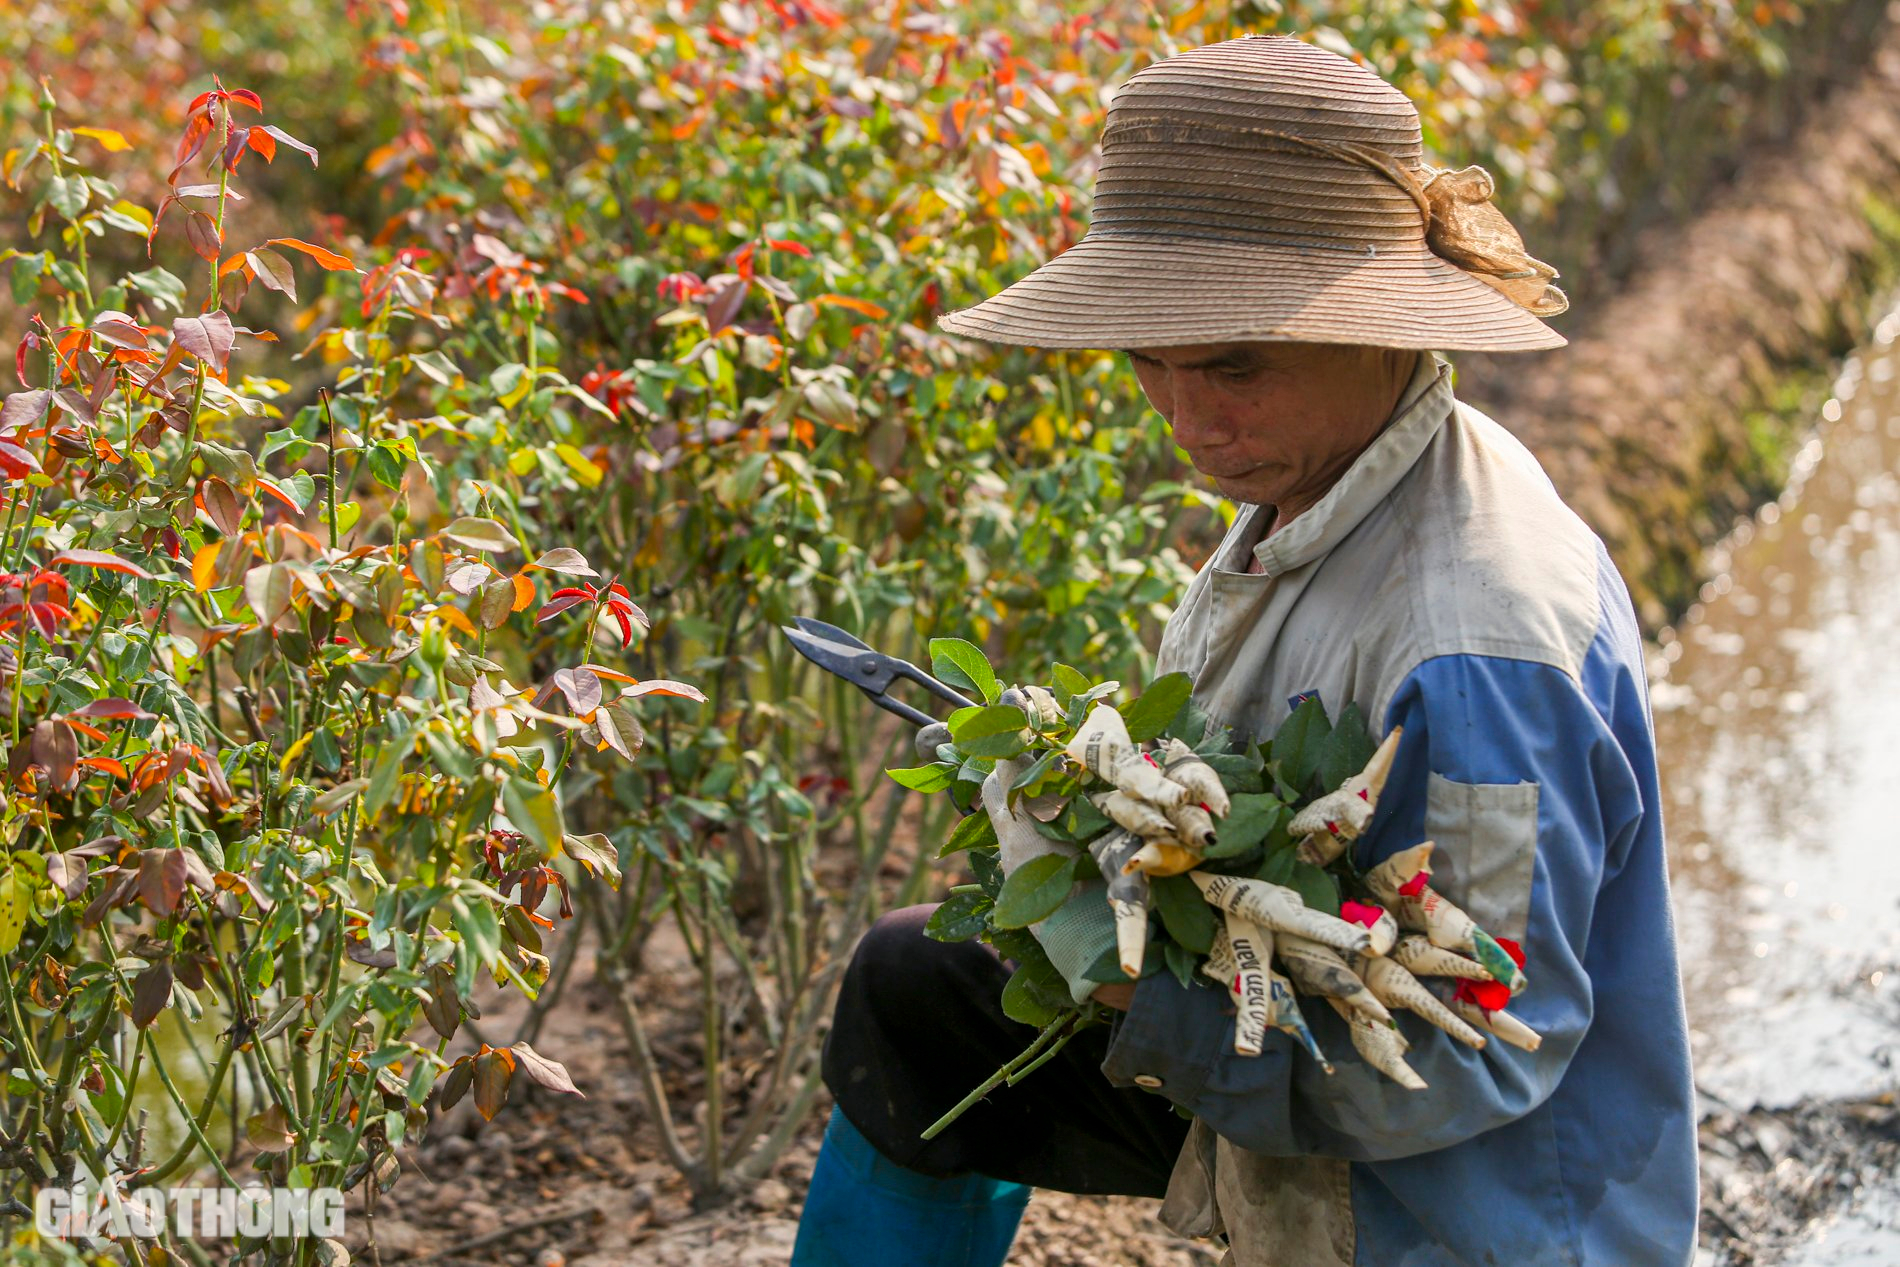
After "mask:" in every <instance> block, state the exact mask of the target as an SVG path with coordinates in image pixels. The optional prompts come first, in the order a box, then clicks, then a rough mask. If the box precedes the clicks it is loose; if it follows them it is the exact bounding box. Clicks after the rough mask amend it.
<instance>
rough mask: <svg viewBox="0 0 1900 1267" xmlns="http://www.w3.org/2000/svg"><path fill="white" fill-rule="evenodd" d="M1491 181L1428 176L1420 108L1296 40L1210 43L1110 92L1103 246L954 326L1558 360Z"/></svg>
mask: <svg viewBox="0 0 1900 1267" xmlns="http://www.w3.org/2000/svg"><path fill="white" fill-rule="evenodd" d="M1492 189H1493V187H1492V183H1491V178H1490V176H1489V175H1487V174H1486V173H1485V172H1484V170H1483V169H1482V168H1479V167H1467V168H1464V169H1463V170H1461V171H1446V170H1443V169H1439V168H1435V167H1430V166H1427V165H1425V164H1424V163H1423V161H1422V147H1421V144H1420V138H1419V126H1418V111H1417V110H1416V109H1415V108H1414V107H1413V105H1412V103H1411V102H1410V101H1409V100H1407V99H1406V97H1405V94H1404V93H1402V92H1400V91H1399V90H1398V89H1396V88H1394V87H1392V85H1390V84H1388V83H1386V82H1385V81H1384V80H1383V79H1380V78H1379V77H1378V76H1377V75H1375V74H1373V73H1372V72H1371V71H1369V70H1367V69H1365V68H1364V67H1362V66H1359V65H1356V64H1355V63H1353V62H1351V61H1348V60H1347V59H1346V58H1343V57H1340V56H1337V55H1336V54H1333V53H1329V52H1327V51H1325V50H1324V49H1320V48H1315V47H1313V46H1312V45H1310V44H1306V43H1303V42H1301V41H1300V40H1297V39H1293V38H1291V37H1288V36H1278V35H1269V36H1248V37H1245V38H1243V39H1237V40H1228V41H1226V42H1224V43H1220V44H1210V45H1208V46H1207V47H1205V48H1197V49H1193V50H1191V51H1189V52H1185V53H1182V54H1180V55H1179V56H1177V57H1170V58H1168V59H1167V60H1165V61H1161V62H1156V63H1155V64H1154V65H1152V66H1149V67H1147V68H1146V69H1144V70H1142V71H1141V72H1140V73H1139V74H1137V75H1135V76H1134V77H1133V78H1132V79H1130V80H1129V81H1128V82H1127V83H1126V84H1125V85H1123V87H1122V88H1121V89H1120V90H1119V91H1118V92H1117V93H1116V94H1115V98H1114V102H1113V104H1112V105H1111V106H1110V107H1109V112H1108V124H1107V127H1106V129H1105V130H1104V132H1103V134H1102V160H1101V166H1100V168H1099V170H1098V172H1097V174H1096V178H1095V210H1094V215H1093V218H1092V220H1091V223H1090V225H1089V230H1088V234H1087V235H1086V236H1085V237H1084V238H1083V239H1082V240H1081V241H1080V242H1077V243H1076V244H1075V245H1074V246H1073V247H1071V248H1070V249H1069V250H1067V251H1065V252H1063V253H1062V254H1061V255H1058V256H1057V257H1056V258H1054V259H1052V260H1050V261H1049V262H1048V263H1046V264H1044V265H1043V266H1042V267H1041V268H1039V269H1037V270H1036V271H1035V272H1033V273H1031V274H1029V276H1027V277H1025V278H1023V279H1022V280H1021V281H1019V282H1017V283H1016V284H1015V285H1013V286H1010V287H1009V288H1007V289H1006V290H1004V291H1002V292H1001V293H1000V294H997V295H994V296H992V297H991V298H989V299H986V300H984V301H983V302H982V303H980V304H978V305H976V306H975V307H974V308H966V309H964V310H963V311H961V312H954V313H950V314H947V315H946V316H944V317H943V318H942V319H941V324H942V325H943V328H944V329H946V330H949V331H951V332H952V333H954V334H962V335H969V336H972V337H974V338H979V339H986V340H989V341H990V342H994V343H1015V344H1026V345H1030V346H1035V347H1050V348H1137V347H1165V346H1172V345H1180V344H1188V343H1218V342H1228V341H1235V340H1267V341H1298V342H1311V343H1359V344H1372V345H1375V346H1380V347H1395V348H1419V349H1436V350H1445V351H1451V350H1458V349H1470V350H1483V351H1494V352H1507V351H1526V350H1531V349H1535V348H1554V347H1561V346H1562V345H1563V344H1564V342H1565V340H1564V338H1563V336H1561V335H1559V334H1558V333H1557V332H1556V331H1554V330H1552V329H1550V328H1549V327H1548V326H1546V325H1545V324H1544V323H1543V321H1542V320H1540V318H1541V317H1546V316H1554V315H1555V314H1557V313H1559V312H1562V311H1563V310H1564V309H1565V307H1567V306H1568V305H1567V303H1566V301H1565V299H1564V297H1563V292H1562V291H1560V290H1558V289H1557V288H1556V287H1555V286H1552V285H1550V284H1549V283H1550V280H1551V279H1552V278H1554V277H1556V276H1557V273H1556V270H1555V269H1553V268H1551V267H1550V266H1549V265H1547V264H1545V263H1543V262H1541V261H1539V260H1535V259H1532V258H1531V257H1530V256H1528V255H1526V254H1525V253H1524V244H1523V241H1522V240H1521V239H1520V238H1519V237H1518V235H1517V232H1516V230H1515V229H1513V228H1512V227H1511V225H1510V222H1509V221H1507V220H1506V219H1505V218H1504V216H1503V214H1502V213H1501V212H1499V211H1498V210H1497V208H1495V207H1493V206H1492V205H1491V202H1490V198H1491V194H1492Z"/></svg>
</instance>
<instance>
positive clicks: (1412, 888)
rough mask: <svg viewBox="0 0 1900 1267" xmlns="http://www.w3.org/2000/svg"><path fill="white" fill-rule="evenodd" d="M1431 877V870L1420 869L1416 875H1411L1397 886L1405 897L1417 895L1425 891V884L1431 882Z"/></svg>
mask: <svg viewBox="0 0 1900 1267" xmlns="http://www.w3.org/2000/svg"><path fill="white" fill-rule="evenodd" d="M1431 879H1432V873H1431V872H1429V871H1421V872H1419V873H1418V874H1417V875H1415V876H1413V877H1412V878H1411V879H1409V880H1407V881H1406V882H1405V883H1404V884H1401V885H1400V886H1399V892H1400V893H1402V894H1404V895H1405V896H1406V897H1417V896H1418V895H1419V894H1421V893H1423V892H1424V891H1425V886H1426V885H1427V884H1430V883H1431Z"/></svg>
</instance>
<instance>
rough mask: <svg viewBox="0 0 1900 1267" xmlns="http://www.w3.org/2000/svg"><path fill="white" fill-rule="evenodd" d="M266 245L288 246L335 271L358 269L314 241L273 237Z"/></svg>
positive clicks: (353, 270) (281, 138)
mask: <svg viewBox="0 0 1900 1267" xmlns="http://www.w3.org/2000/svg"><path fill="white" fill-rule="evenodd" d="M277 139H278V140H280V141H281V140H283V139H284V138H283V137H281V136H280V137H278V138H277ZM300 148H301V147H300ZM266 245H267V246H287V247H289V248H290V249H291V250H293V251H300V252H302V253H303V254H305V255H308V256H309V257H310V258H311V259H313V260H315V261H316V262H317V263H319V264H321V265H323V267H325V268H327V269H329V270H330V271H331V272H333V273H337V272H345V271H347V272H352V273H353V272H355V271H356V265H354V264H352V263H350V261H349V260H348V259H347V258H345V257H344V256H341V255H338V254H337V253H336V252H335V251H329V250H325V249H324V248H323V247H320V246H317V245H316V244H314V243H311V242H305V241H303V240H302V239H300V238H272V239H270V241H269V242H268V243H266Z"/></svg>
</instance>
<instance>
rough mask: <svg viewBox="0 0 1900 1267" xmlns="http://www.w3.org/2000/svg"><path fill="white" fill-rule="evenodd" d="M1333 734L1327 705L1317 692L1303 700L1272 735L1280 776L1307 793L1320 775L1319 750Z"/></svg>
mask: <svg viewBox="0 0 1900 1267" xmlns="http://www.w3.org/2000/svg"><path fill="white" fill-rule="evenodd" d="M1331 733H1332V725H1331V723H1329V722H1328V721H1327V720H1326V709H1325V706H1324V705H1322V704H1321V703H1320V702H1319V697H1318V696H1317V695H1309V696H1307V697H1306V698H1305V699H1303V700H1301V701H1300V703H1299V707H1297V708H1295V709H1294V710H1293V712H1292V713H1291V714H1290V715H1289V716H1288V717H1287V719H1286V720H1285V721H1283V722H1281V723H1280V729H1279V730H1277V731H1275V732H1274V734H1273V748H1272V757H1273V760H1275V761H1277V762H1278V763H1279V765H1280V777H1281V778H1283V779H1285V780H1286V785H1287V786H1288V787H1290V788H1292V789H1294V790H1295V791H1299V792H1304V791H1306V790H1307V787H1308V785H1310V784H1311V783H1312V782H1313V779H1314V777H1315V776H1316V775H1318V774H1319V762H1320V750H1321V748H1322V747H1323V746H1324V745H1325V743H1326V738H1327V736H1328V735H1330V734H1331Z"/></svg>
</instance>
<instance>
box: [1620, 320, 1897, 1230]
mask: <svg viewBox="0 0 1900 1267" xmlns="http://www.w3.org/2000/svg"><path fill="white" fill-rule="evenodd" d="M1897 337H1900V310H1896V311H1894V312H1892V313H1890V314H1889V315H1887V316H1886V317H1885V318H1884V319H1883V320H1882V321H1881V322H1880V323H1879V325H1878V326H1877V328H1876V332H1875V334H1874V337H1873V338H1872V339H1871V340H1870V341H1869V343H1868V344H1867V346H1865V347H1863V348H1861V349H1860V350H1859V351H1858V352H1856V353H1855V354H1854V355H1852V356H1850V357H1849V358H1848V359H1847V360H1846V361H1845V362H1844V363H1843V365H1842V369H1841V373H1840V375H1839V378H1838V379H1837V381H1836V382H1835V384H1834V392H1833V395H1832V397H1831V399H1829V401H1828V402H1827V404H1826V406H1825V407H1824V410H1823V420H1822V423H1821V425H1820V427H1819V428H1818V430H1817V431H1816V433H1815V435H1814V437H1813V438H1812V439H1810V440H1809V442H1808V443H1807V445H1806V446H1805V447H1804V448H1803V450H1802V451H1801V454H1800V456H1799V458H1798V459H1797V461H1796V466H1795V473H1794V479H1793V481H1792V482H1791V484H1790V487H1789V489H1788V491H1787V492H1786V493H1785V494H1784V495H1783V496H1782V497H1781V498H1780V500H1779V501H1777V502H1775V503H1773V504H1771V505H1769V506H1767V507H1765V508H1764V509H1763V511H1762V512H1761V513H1760V514H1759V515H1757V516H1756V517H1755V519H1754V520H1753V521H1752V522H1751V523H1748V524H1745V525H1743V526H1742V527H1740V528H1738V529H1737V530H1736V532H1735V533H1734V534H1733V535H1732V536H1731V538H1730V539H1729V541H1728V542H1727V543H1725V545H1724V546H1723V547H1722V548H1721V549H1719V550H1717V551H1716V552H1715V554H1714V557H1713V559H1712V564H1713V566H1712V567H1711V569H1710V578H1711V579H1710V580H1709V581H1708V582H1707V583H1706V584H1705V585H1704V587H1703V591H1702V601H1701V602H1700V603H1699V604H1697V605H1696V606H1695V607H1694V608H1692V609H1691V610H1690V612H1689V613H1687V615H1686V616H1685V618H1684V619H1683V621H1682V622H1681V623H1680V624H1679V625H1678V626H1677V627H1676V628H1675V629H1673V630H1671V631H1669V632H1668V633H1666V634H1665V635H1664V637H1663V639H1662V641H1661V644H1660V645H1659V646H1658V647H1657V648H1656V651H1655V655H1654V670H1653V672H1652V700H1653V704H1654V708H1655V713H1656V726H1657V732H1658V733H1657V738H1658V743H1659V748H1660V752H1661V757H1662V761H1663V767H1664V770H1663V774H1664V783H1663V791H1664V798H1665V807H1664V812H1665V816H1666V817H1665V821H1666V822H1667V824H1668V829H1669V838H1670V849H1671V871H1672V875H1673V881H1674V892H1675V904H1676V911H1677V918H1678V932H1679V936H1680V938H1681V946H1682V956H1683V973H1684V985H1685V987H1686V990H1687V995H1688V1007H1689V1020H1690V1028H1691V1042H1692V1045H1693V1048H1694V1053H1695V1059H1696V1069H1697V1085H1698V1087H1699V1089H1700V1090H1701V1091H1702V1093H1703V1095H1704V1097H1705V1105H1704V1107H1705V1109H1706V1108H1708V1107H1710V1106H1720V1107H1725V1108H1730V1109H1735V1110H1747V1109H1751V1108H1756V1107H1760V1108H1765V1109H1787V1108H1792V1107H1794V1106H1804V1107H1806V1106H1818V1105H1829V1104H1838V1103H1843V1102H1861V1101H1874V1100H1879V1099H1880V1098H1881V1097H1883V1096H1888V1097H1890V1096H1891V1095H1892V1094H1893V1092H1894V1091H1895V1089H1896V1072H1895V1059H1896V1056H1897V1055H1900V381H1896V380H1897V379H1900V373H1897V370H1900V346H1896V344H1895V340H1896V338H1897ZM1705 1195H1706V1194H1705ZM1786 1261H1788V1262H1790V1263H1799V1264H1801V1267H1837V1265H1840V1264H1850V1263H1851V1264H1859V1263H1866V1264H1875V1263H1879V1264H1894V1263H1900V1179H1896V1178H1895V1177H1894V1176H1891V1175H1887V1176H1877V1177H1875V1179H1874V1181H1873V1182H1872V1183H1869V1184H1867V1185H1866V1186H1865V1187H1864V1188H1863V1190H1862V1194H1861V1196H1860V1197H1859V1198H1858V1199H1857V1200H1856V1201H1854V1202H1851V1203H1850V1204H1849V1205H1848V1206H1847V1207H1846V1208H1845V1209H1843V1210H1840V1211H1839V1212H1837V1213H1836V1214H1835V1215H1834V1216H1833V1221H1832V1222H1829V1223H1827V1224H1825V1225H1823V1226H1821V1227H1818V1228H1816V1229H1814V1230H1813V1231H1812V1232H1811V1233H1810V1235H1809V1236H1808V1237H1807V1238H1806V1240H1805V1242H1804V1243H1803V1245H1802V1246H1801V1247H1800V1248H1799V1249H1798V1250H1796V1251H1795V1252H1794V1253H1793V1254H1792V1255H1791V1256H1790V1257H1789V1258H1788V1259H1787V1260H1786Z"/></svg>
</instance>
